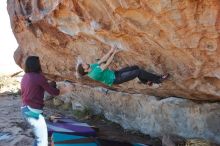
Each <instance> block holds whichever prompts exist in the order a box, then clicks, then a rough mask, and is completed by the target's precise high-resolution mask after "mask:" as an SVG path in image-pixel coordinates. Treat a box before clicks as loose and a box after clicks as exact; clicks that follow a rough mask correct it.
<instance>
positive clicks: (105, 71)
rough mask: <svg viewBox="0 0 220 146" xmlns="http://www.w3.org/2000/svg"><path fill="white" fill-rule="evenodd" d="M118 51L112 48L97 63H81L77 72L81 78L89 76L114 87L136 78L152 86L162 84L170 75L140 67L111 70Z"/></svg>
mask: <svg viewBox="0 0 220 146" xmlns="http://www.w3.org/2000/svg"><path fill="white" fill-rule="evenodd" d="M117 52H118V49H116V48H114V47H112V48H111V50H110V51H109V52H108V53H107V54H106V55H104V56H103V57H102V58H101V59H100V60H99V61H98V62H97V63H94V64H87V63H81V64H79V65H78V67H77V72H78V73H79V75H81V76H85V75H87V76H88V77H89V78H91V79H93V80H96V81H99V82H101V83H104V84H105V85H108V86H112V85H113V84H121V83H124V82H127V81H130V80H133V79H135V78H136V77H137V78H138V79H139V80H140V81H141V83H144V84H147V85H150V86H151V85H152V84H153V83H156V84H160V83H162V82H163V81H164V80H166V79H167V78H168V77H169V74H164V75H161V76H159V75H155V74H152V73H149V72H147V71H145V70H143V69H140V68H139V67H138V66H136V65H135V66H128V67H125V68H122V69H120V70H116V71H115V70H110V69H109V68H108V66H109V65H110V64H111V62H112V60H113V58H114V56H115V54H116V53H117Z"/></svg>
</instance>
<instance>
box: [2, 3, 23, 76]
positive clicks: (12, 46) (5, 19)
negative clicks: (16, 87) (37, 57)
mask: <svg viewBox="0 0 220 146" xmlns="http://www.w3.org/2000/svg"><path fill="white" fill-rule="evenodd" d="M6 1H7V0H0V49H1V52H0V73H11V72H16V71H19V70H20V69H19V68H18V66H17V65H16V64H15V62H14V59H13V53H14V51H15V50H16V49H17V47H18V45H17V41H16V39H15V37H14V35H13V33H12V30H11V26H10V20H9V16H8V13H7V3H6Z"/></svg>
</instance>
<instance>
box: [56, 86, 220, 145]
mask: <svg viewBox="0 0 220 146" xmlns="http://www.w3.org/2000/svg"><path fill="white" fill-rule="evenodd" d="M74 87H75V88H74V89H75V90H74V92H73V93H72V94H71V95H69V96H68V95H65V96H63V97H59V99H62V100H63V101H64V102H65V103H72V108H73V109H78V110H81V109H84V108H85V107H86V108H89V109H91V110H92V111H94V112H95V113H98V114H103V115H104V116H105V117H106V118H107V119H109V120H111V121H114V122H116V123H120V124H121V125H122V126H123V127H124V128H125V129H131V130H138V131H141V132H142V133H145V134H150V135H151V136H156V137H162V136H164V135H165V136H167V134H174V135H179V136H182V137H185V138H204V139H206V140H210V141H212V142H216V143H219V144H220V136H219V135H220V126H219V123H220V103H196V102H192V101H190V100H187V99H180V98H175V97H170V98H166V99H159V98H156V97H154V96H147V95H143V94H133V95H132V94H128V93H123V92H115V91H111V90H106V89H105V88H101V87H95V88H91V87H89V86H85V85H84V86H81V85H78V84H75V86H74Z"/></svg>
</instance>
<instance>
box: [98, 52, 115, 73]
mask: <svg viewBox="0 0 220 146" xmlns="http://www.w3.org/2000/svg"><path fill="white" fill-rule="evenodd" d="M117 52H118V51H117V50H116V49H114V51H113V53H112V54H111V56H110V57H109V58H108V60H107V62H106V63H103V64H101V65H100V68H101V69H102V70H105V69H106V68H108V66H109V65H110V64H111V62H112V60H113V58H114V56H115V54H116V53H117Z"/></svg>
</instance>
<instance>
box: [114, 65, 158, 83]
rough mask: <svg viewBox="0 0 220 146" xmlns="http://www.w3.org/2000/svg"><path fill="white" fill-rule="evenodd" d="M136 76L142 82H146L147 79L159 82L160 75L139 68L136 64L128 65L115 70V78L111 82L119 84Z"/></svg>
mask: <svg viewBox="0 0 220 146" xmlns="http://www.w3.org/2000/svg"><path fill="white" fill-rule="evenodd" d="M136 77H138V79H139V80H140V81H141V82H142V83H146V82H147V81H151V82H153V83H157V84H159V83H161V76H157V75H154V74H152V73H149V72H146V71H145V70H143V69H140V68H139V67H138V66H130V67H125V68H122V69H120V70H118V71H115V80H114V82H113V84H121V83H124V82H127V81H130V80H133V79H135V78H136Z"/></svg>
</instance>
